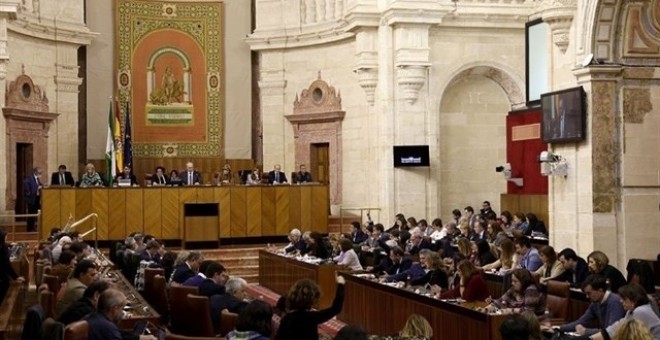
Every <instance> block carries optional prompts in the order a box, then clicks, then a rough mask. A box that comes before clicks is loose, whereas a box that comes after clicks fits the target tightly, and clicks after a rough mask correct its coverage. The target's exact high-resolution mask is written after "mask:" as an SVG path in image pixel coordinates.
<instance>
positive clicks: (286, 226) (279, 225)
mask: <svg viewBox="0 0 660 340" xmlns="http://www.w3.org/2000/svg"><path fill="white" fill-rule="evenodd" d="M290 189H291V188H289V187H275V202H277V205H276V207H275V232H276V233H277V234H278V235H286V234H287V233H288V232H289V230H290V229H291V223H290V221H289V210H290V208H289V195H288V192H289V190H290ZM293 189H294V190H295V188H293Z"/></svg>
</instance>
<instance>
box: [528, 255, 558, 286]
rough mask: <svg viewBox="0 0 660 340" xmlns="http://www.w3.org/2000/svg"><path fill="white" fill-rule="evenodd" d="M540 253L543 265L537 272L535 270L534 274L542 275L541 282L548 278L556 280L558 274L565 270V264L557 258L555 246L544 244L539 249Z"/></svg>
mask: <svg viewBox="0 0 660 340" xmlns="http://www.w3.org/2000/svg"><path fill="white" fill-rule="evenodd" d="M539 254H540V256H541V262H542V263H543V265H542V266H541V267H540V268H539V269H537V270H536V271H535V272H533V274H534V275H538V276H539V277H540V282H541V283H543V282H546V281H548V280H554V279H555V278H556V277H557V276H559V275H561V274H562V273H563V272H564V266H563V265H562V264H561V262H560V261H559V260H557V253H555V248H553V247H551V246H543V247H542V248H541V250H540V251H539Z"/></svg>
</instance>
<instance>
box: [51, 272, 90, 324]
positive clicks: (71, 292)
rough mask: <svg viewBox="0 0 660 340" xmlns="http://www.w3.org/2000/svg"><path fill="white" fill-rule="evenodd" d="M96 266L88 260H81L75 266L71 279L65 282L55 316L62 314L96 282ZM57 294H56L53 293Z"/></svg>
mask: <svg viewBox="0 0 660 340" xmlns="http://www.w3.org/2000/svg"><path fill="white" fill-rule="evenodd" d="M96 274H97V272H96V265H95V264H94V262H92V261H89V260H82V261H80V262H78V263H77V264H76V267H75V268H74V270H73V274H71V278H70V279H69V280H67V282H66V288H65V290H64V294H62V298H61V299H60V300H59V301H57V305H56V308H55V311H56V314H57V315H60V314H62V313H63V312H64V311H65V310H66V309H67V308H69V306H70V305H71V304H72V303H74V302H75V301H76V300H78V299H80V298H81V297H83V294H84V293H85V289H87V287H88V286H89V285H90V284H92V282H94V280H96ZM53 293H54V294H57V293H56V292H53Z"/></svg>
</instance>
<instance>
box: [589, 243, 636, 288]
mask: <svg viewBox="0 0 660 340" xmlns="http://www.w3.org/2000/svg"><path fill="white" fill-rule="evenodd" d="M587 263H588V265H589V271H590V272H591V273H592V274H598V275H601V276H603V277H605V279H606V280H607V282H609V284H610V290H611V291H613V292H616V291H618V290H619V288H621V287H623V286H624V285H625V284H626V283H627V282H626V278H625V277H623V274H621V272H620V271H619V270H618V269H616V268H614V267H612V265H610V259H609V258H608V257H607V255H605V253H603V252H602V251H600V250H596V251H593V252H591V254H589V256H587Z"/></svg>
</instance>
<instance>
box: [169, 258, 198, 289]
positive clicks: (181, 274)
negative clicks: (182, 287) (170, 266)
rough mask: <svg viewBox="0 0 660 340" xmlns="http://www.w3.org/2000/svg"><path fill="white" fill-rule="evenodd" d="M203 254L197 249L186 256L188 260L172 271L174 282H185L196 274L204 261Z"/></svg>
mask: <svg viewBox="0 0 660 340" xmlns="http://www.w3.org/2000/svg"><path fill="white" fill-rule="evenodd" d="M202 260H203V258H202V254H201V253H200V252H197V251H191V252H190V254H188V257H186V262H184V263H183V264H181V265H179V266H176V267H174V271H173V272H172V279H171V280H172V282H176V283H179V284H183V283H184V282H185V281H186V280H187V279H189V278H191V277H193V276H195V275H196V273H197V271H198V270H199V265H200V264H201V263H202Z"/></svg>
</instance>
